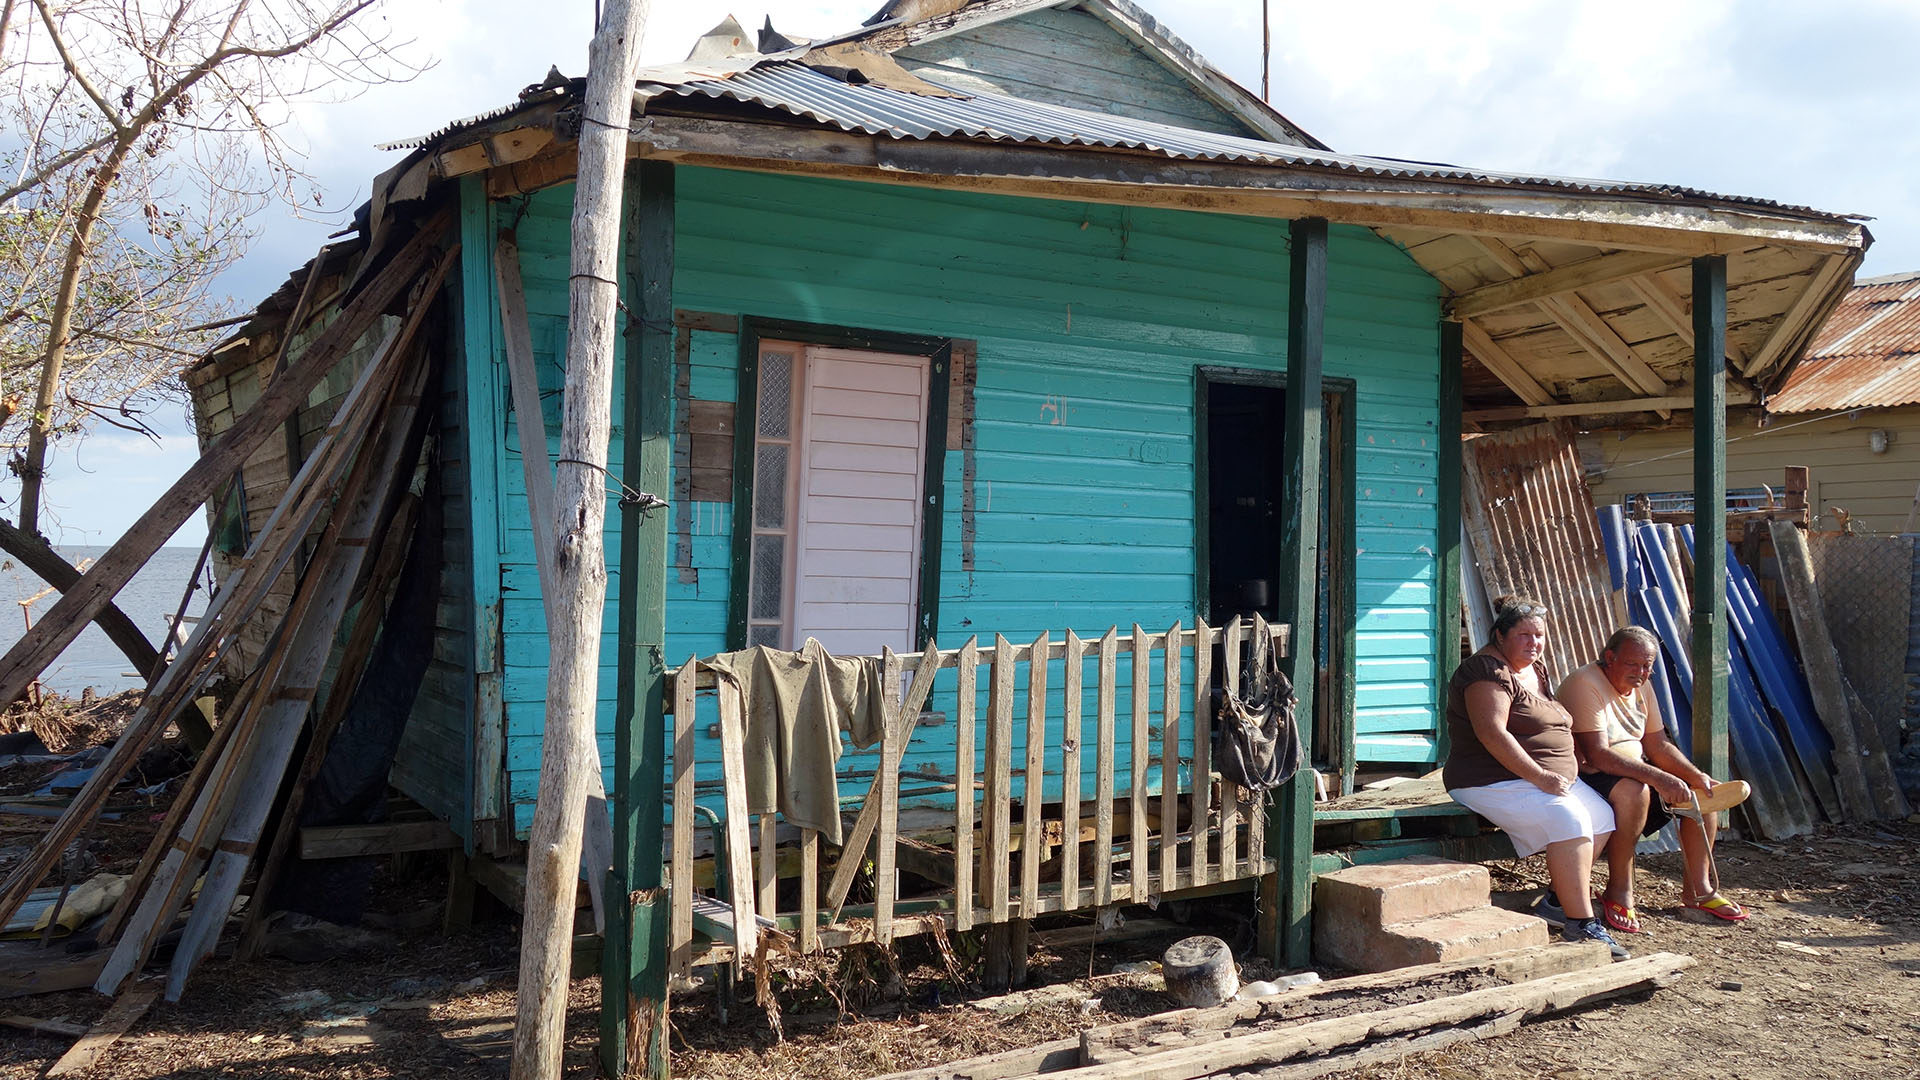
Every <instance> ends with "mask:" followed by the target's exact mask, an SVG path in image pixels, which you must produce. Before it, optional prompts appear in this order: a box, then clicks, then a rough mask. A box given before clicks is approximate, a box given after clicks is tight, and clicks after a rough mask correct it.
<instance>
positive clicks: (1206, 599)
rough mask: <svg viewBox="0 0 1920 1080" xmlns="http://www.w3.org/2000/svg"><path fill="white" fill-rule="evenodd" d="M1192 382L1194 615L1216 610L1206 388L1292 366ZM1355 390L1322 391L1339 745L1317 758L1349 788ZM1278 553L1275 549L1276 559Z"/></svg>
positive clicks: (1223, 371) (1333, 708) (1262, 379)
mask: <svg viewBox="0 0 1920 1080" xmlns="http://www.w3.org/2000/svg"><path fill="white" fill-rule="evenodd" d="M1193 382H1194V396H1193V402H1194V403H1193V448H1194V452H1193V476H1194V485H1193V557H1194V563H1193V610H1194V613H1195V615H1202V614H1205V615H1211V612H1210V611H1209V610H1208V606H1209V604H1210V603H1211V600H1212V597H1211V593H1212V580H1211V572H1212V571H1211V567H1210V566H1209V565H1208V562H1209V559H1211V557H1212V542H1211V539H1210V537H1209V536H1208V530H1209V527H1210V520H1209V515H1210V511H1211V509H1212V508H1211V505H1210V502H1209V499H1210V493H1209V491H1208V466H1207V423H1208V417H1207V393H1208V391H1209V390H1211V389H1212V388H1213V387H1214V386H1215V385H1216V384H1222V383H1224V384H1227V385H1232V386H1262V387H1269V388H1273V389H1279V390H1285V389H1286V388H1287V373H1286V372H1285V371H1276V370H1272V369H1268V368H1242V367H1223V366H1202V367H1196V368H1194V380H1193ZM1354 392H1355V380H1353V379H1352V378H1348V377H1336V376H1323V377H1322V378H1321V393H1322V397H1323V399H1324V401H1325V403H1326V406H1327V410H1328V411H1327V414H1326V415H1327V435H1328V438H1327V452H1328V455H1329V457H1330V459H1331V461H1330V465H1331V466H1332V468H1333V472H1334V475H1333V476H1332V477H1327V478H1326V483H1327V484H1328V485H1337V487H1331V488H1326V489H1323V490H1326V492H1327V494H1326V510H1327V563H1328V568H1329V571H1330V572H1331V573H1332V574H1333V575H1334V588H1333V589H1331V590H1329V593H1328V596H1327V603H1328V604H1329V605H1330V607H1331V610H1330V611H1329V612H1328V624H1329V627H1330V629H1331V630H1332V633H1331V634H1330V635H1329V640H1328V642H1327V651H1328V654H1329V655H1328V660H1329V663H1328V668H1329V673H1330V677H1329V679H1328V687H1329V689H1330V690H1331V693H1330V694H1329V695H1328V700H1327V708H1328V714H1327V715H1328V726H1329V727H1330V728H1332V729H1333V732H1332V733H1333V735H1334V736H1335V738H1334V739H1331V740H1328V742H1330V743H1331V744H1332V745H1330V746H1328V747H1326V749H1327V750H1328V751H1334V750H1336V749H1337V754H1336V753H1332V752H1329V753H1328V754H1327V756H1326V758H1325V759H1324V760H1323V761H1322V762H1319V763H1310V764H1316V765H1318V764H1325V765H1328V766H1330V767H1337V769H1338V772H1339V774H1340V777H1341V789H1342V791H1343V792H1344V791H1346V790H1347V789H1348V788H1350V786H1351V784H1352V778H1353V772H1354V736H1355V727H1356V726H1357V725H1356V724H1355V721H1354V715H1353V709H1354V698H1355V683H1356V674H1355V671H1356V667H1355V648H1356V645H1357V639H1358V631H1359V620H1358V611H1357V608H1358V595H1357V586H1356V584H1355V570H1356V569H1357V568H1356V566H1355V558H1354V555H1355V550H1356V546H1357V544H1358V540H1357V538H1356V532H1355V520H1356V514H1357V510H1358V503H1357V499H1356V492H1357V486H1358V485H1357V483H1356V478H1355V475H1354V454H1355V452H1356V444H1357V441H1358V425H1357V423H1356V422H1355V413H1356V410H1355V408H1354V404H1355V402H1354ZM1343 471H1344V475H1342V472H1343ZM1278 557H1279V555H1278V553H1277V552H1276V553H1275V558H1276V560H1277V559H1278ZM1314 750H1315V752H1316V753H1319V752H1320V750H1321V745H1320V740H1315V742H1314Z"/></svg>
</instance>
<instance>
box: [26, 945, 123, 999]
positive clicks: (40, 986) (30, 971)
mask: <svg viewBox="0 0 1920 1080" xmlns="http://www.w3.org/2000/svg"><path fill="white" fill-rule="evenodd" d="M106 962H107V958H106V955H105V954H104V953H100V952H95V953H91V954H87V955H82V956H65V955H52V956H46V957H45V958H37V959H35V961H34V963H33V965H32V966H30V967H25V968H21V967H11V966H9V967H0V999H4V998H16V997H34V996H37V995H40V994H57V993H59V992H61V991H63V990H78V989H80V988H81V987H83V986H90V985H92V983H93V980H95V979H97V978H99V977H100V966H101V965H102V964H104V963H106Z"/></svg>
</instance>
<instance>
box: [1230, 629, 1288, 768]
mask: <svg viewBox="0 0 1920 1080" xmlns="http://www.w3.org/2000/svg"><path fill="white" fill-rule="evenodd" d="M1297 701H1298V699H1297V698H1296V697H1295V696H1294V693H1293V684H1292V683H1290V682H1288V681H1287V677H1286V675H1285V674H1284V673H1282V672H1281V670H1280V658H1279V657H1278V656H1277V655H1275V654H1274V651H1273V633H1272V631H1270V630H1269V629H1268V628H1267V621H1266V620H1265V619H1263V618H1261V617H1260V616H1258V615H1255V616H1254V617H1253V636H1252V640H1251V641H1249V642H1248V643H1247V647H1246V650H1245V652H1244V653H1243V654H1242V657H1241V663H1240V691H1239V693H1238V694H1234V693H1230V692H1222V693H1221V694H1220V695H1219V702H1220V704H1219V707H1218V708H1217V709H1216V710H1215V713H1214V717H1215V718H1214V729H1213V731H1214V735H1213V767H1214V768H1215V769H1216V770H1217V771H1218V772H1219V773H1220V775H1221V776H1222V777H1224V778H1225V779H1226V780H1228V781H1229V782H1231V783H1235V784H1239V785H1240V786H1241V787H1243V788H1246V789H1247V790H1249V791H1253V792H1261V791H1267V790H1270V789H1272V788H1276V787H1279V786H1280V785H1281V784H1284V783H1286V782H1287V781H1288V780H1290V779H1292V778H1293V774H1294V773H1296V772H1299V771H1300V729H1299V728H1298V727H1297V726H1296V725H1295V723H1294V705H1295V704H1296V703H1297Z"/></svg>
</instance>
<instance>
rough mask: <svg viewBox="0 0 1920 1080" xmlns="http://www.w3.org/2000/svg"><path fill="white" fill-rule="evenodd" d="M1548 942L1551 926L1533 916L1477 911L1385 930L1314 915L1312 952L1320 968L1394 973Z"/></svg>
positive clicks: (1498, 910)
mask: <svg viewBox="0 0 1920 1080" xmlns="http://www.w3.org/2000/svg"><path fill="white" fill-rule="evenodd" d="M1550 937H1551V935H1550V933H1549V928H1548V926H1547V924H1546V923H1545V922H1542V921H1541V920H1539V919H1537V918H1535V917H1533V916H1532V915H1526V914H1522V913H1520V912H1517V911H1507V910H1506V909H1504V908H1496V907H1477V908H1468V909H1466V910H1465V911H1452V912H1447V913H1444V914H1440V915H1429V916H1427V917H1425V918H1420V919H1413V920H1409V921H1407V922H1399V923H1389V924H1387V925H1385V926H1368V925H1365V924H1355V923H1342V922H1340V921H1330V920H1326V919H1325V918H1324V917H1322V916H1320V915H1316V916H1315V918H1314V934H1313V938H1314V940H1313V946H1314V954H1315V955H1316V957H1317V958H1318V959H1319V960H1320V962H1322V963H1327V964H1335V965H1338V966H1340V967H1344V968H1350V969H1352V970H1354V971H1391V970H1392V969H1394V968H1401V967H1411V966H1413V965H1415V964H1438V963H1444V962H1447V961H1451V960H1471V959H1474V958H1476V957H1481V956H1488V955H1491V954H1493V953H1497V952H1504V951H1506V950H1508V949H1523V948H1527V947H1529V946H1533V945H1545V944H1547V942H1548V941H1549V940H1550Z"/></svg>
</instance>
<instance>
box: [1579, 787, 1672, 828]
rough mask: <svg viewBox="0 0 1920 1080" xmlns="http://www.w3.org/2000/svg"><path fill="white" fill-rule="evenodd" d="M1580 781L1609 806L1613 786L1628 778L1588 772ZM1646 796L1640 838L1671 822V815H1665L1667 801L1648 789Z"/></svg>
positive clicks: (1611, 799)
mask: <svg viewBox="0 0 1920 1080" xmlns="http://www.w3.org/2000/svg"><path fill="white" fill-rule="evenodd" d="M1580 779H1582V780H1584V781H1586V783H1587V786H1588V787H1590V788H1592V789H1593V790H1595V791H1597V792H1599V793H1600V797H1601V798H1603V799H1606V800H1607V801H1608V803H1609V804H1611V803H1612V801H1613V785H1615V784H1617V783H1619V782H1620V781H1622V780H1626V779H1628V777H1625V776H1615V775H1613V774H1612V773H1600V772H1589V773H1581V774H1580ZM1633 782H1634V783H1636V784H1638V783H1641V781H1639V780H1635V781H1633ZM1647 796H1648V798H1647V824H1646V827H1645V828H1643V829H1641V830H1640V835H1641V836H1652V835H1653V834H1654V833H1657V832H1659V831H1660V830H1661V829H1664V828H1666V827H1667V822H1669V821H1672V820H1673V815H1672V814H1669V813H1667V800H1665V799H1663V798H1661V797H1660V793H1659V792H1657V791H1654V790H1653V789H1652V788H1651V787H1649V788H1648V789H1647Z"/></svg>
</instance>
